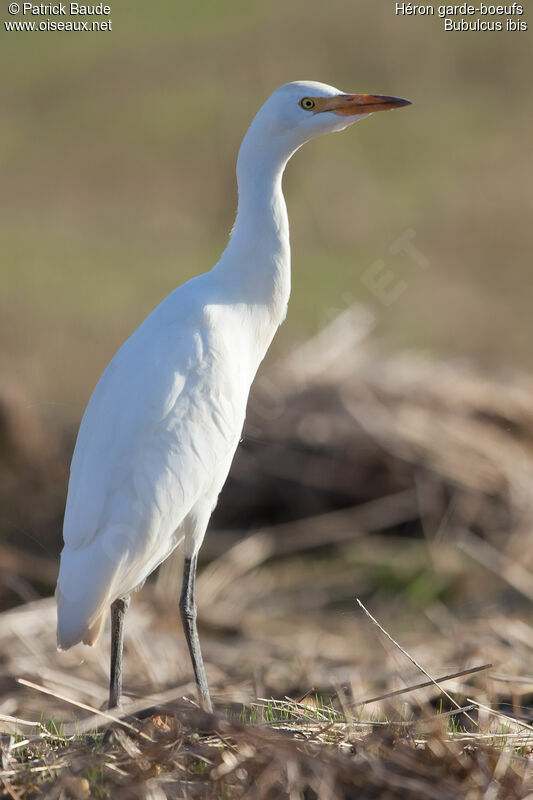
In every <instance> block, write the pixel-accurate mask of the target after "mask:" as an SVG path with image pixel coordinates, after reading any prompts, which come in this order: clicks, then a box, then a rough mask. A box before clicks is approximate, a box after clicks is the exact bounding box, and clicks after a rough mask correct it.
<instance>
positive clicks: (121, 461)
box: [56, 81, 409, 710]
mask: <svg viewBox="0 0 533 800" xmlns="http://www.w3.org/2000/svg"><path fill="white" fill-rule="evenodd" d="M406 105H409V101H408V100H402V99H400V98H397V97H383V96H380V95H369V94H345V93H343V92H341V91H339V90H338V89H335V88H334V87H333V86H327V85H326V84H323V83H315V82H310V81H297V82H294V83H288V84H286V85H284V86H282V87H281V88H279V89H278V90H277V91H275V92H274V94H273V95H272V96H271V97H270V98H269V99H268V100H267V101H266V103H265V104H264V105H263V107H262V108H261V109H260V110H259V112H258V113H257V115H256V117H255V118H254V120H253V121H252V124H251V125H250V128H249V129H248V132H247V133H246V136H245V137H244V140H243V142H242V145H241V148H240V151H239V156H238V160H237V182H238V194H239V200H238V209H237V218H236V222H235V226H234V229H233V232H232V234H231V237H230V240H229V243H228V246H227V248H226V250H225V251H224V253H223V255H222V257H221V258H220V261H218V263H217V264H215V266H214V267H213V268H212V269H211V270H210V271H209V272H206V273H205V274H202V275H199V276H198V277H196V278H194V279H193V280H190V281H188V282H187V283H185V284H183V285H182V286H180V287H178V288H177V289H176V290H175V291H173V292H172V294H170V295H169V296H168V297H167V298H166V299H165V300H164V301H163V302H162V303H161V304H160V305H159V306H158V307H157V308H156V309H155V310H154V311H153V312H152V313H151V314H150V315H149V316H148V317H147V319H146V320H145V321H144V322H143V323H142V324H141V325H140V327H139V328H137V330H136V331H135V332H134V333H133V335H132V336H131V337H130V338H129V339H128V340H127V341H126V342H125V344H124V345H122V347H121V348H120V349H119V351H118V352H117V353H116V355H115V356H114V358H113V359H112V361H111V362H110V364H109V366H108V367H107V369H106V370H105V372H104V373H103V375H102V376H101V378H100V380H99V381H98V383H97V385H96V388H95V390H94V392H93V394H92V397H91V399H90V400H89V403H88V405H87V409H86V411H85V414H84V416H83V419H82V422H81V425H80V429H79V433H78V438H77V442H76V447H75V450H74V455H73V458H72V464H71V470H70V480H69V486H68V497H67V503H66V510H65V520H64V527H63V536H64V548H63V551H62V553H61V565H60V570H59V577H58V581H57V589H56V598H57V609H58V627H57V639H58V647H59V648H60V649H63V650H65V649H68V648H70V647H72V646H73V645H75V644H77V643H79V642H84V643H85V644H89V645H92V644H94V642H95V641H96V639H97V638H98V635H99V633H100V630H101V628H102V624H103V621H104V618H105V615H106V612H107V609H108V607H109V606H111V623H112V624H111V674H110V688H109V705H110V707H114V706H116V705H119V704H120V700H121V693H122V650H123V641H124V615H125V612H126V609H127V606H128V603H129V594H130V592H131V591H132V590H134V589H136V588H138V587H139V586H141V585H142V584H143V582H144V581H145V579H146V578H147V577H148V575H150V573H151V572H152V571H153V570H154V569H155V568H156V567H157V566H158V565H159V564H161V562H162V561H164V560H165V559H166V558H167V556H169V555H170V553H171V552H172V551H173V550H174V548H175V547H176V546H177V545H178V544H180V543H182V546H183V549H184V556H185V563H184V572H183V586H182V592H181V598H180V612H181V617H182V622H183V627H184V632H185V636H186V639H187V644H188V647H189V651H190V655H191V660H192V665H193V669H194V675H195V678H196V683H197V685H198V688H199V692H200V698H201V702H202V705H203V706H204V708H205V709H206V710H211V699H210V695H209V688H208V684H207V679H206V674H205V668H204V664H203V660H202V654H201V650H200V641H199V638H198V632H197V627H196V602H195V590H194V584H195V575H196V564H197V557H198V551H199V549H200V546H201V544H202V541H203V538H204V535H205V531H206V528H207V524H208V522H209V518H210V516H211V513H212V511H213V509H214V507H215V504H216V502H217V498H218V495H219V492H220V490H221V489H222V487H223V485H224V483H225V481H226V478H227V475H228V472H229V469H230V465H231V462H232V460H233V456H234V453H235V450H236V448H237V445H238V442H239V438H240V436H241V431H242V428H243V424H244V419H245V413H246V404H247V400H248V394H249V390H250V386H251V384H252V381H253V379H254V377H255V374H256V371H257V369H258V367H259V364H260V363H261V361H262V360H263V358H264V356H265V353H266V352H267V350H268V347H269V345H270V343H271V341H272V339H273V337H274V334H275V333H276V330H277V328H278V326H279V325H280V324H281V322H282V321H283V320H284V318H285V315H286V311H287V303H288V300H289V294H290V245H289V224H288V219H287V210H286V206H285V200H284V197H283V193H282V185H281V182H282V175H283V171H284V169H285V165H286V164H287V161H288V160H289V158H290V157H291V156H292V155H293V153H294V152H295V151H296V150H298V148H299V147H301V145H303V144H304V143H305V142H307V141H309V140H310V139H313V138H314V137H315V136H320V135H321V134H324V133H330V132H333V131H340V130H342V129H343V128H346V127H347V126H348V125H351V124H352V123H354V122H357V121H358V120H360V119H363V118H364V117H366V116H368V115H369V114H371V113H373V112H374V111H384V110H386V109H392V108H399V107H401V106H406Z"/></svg>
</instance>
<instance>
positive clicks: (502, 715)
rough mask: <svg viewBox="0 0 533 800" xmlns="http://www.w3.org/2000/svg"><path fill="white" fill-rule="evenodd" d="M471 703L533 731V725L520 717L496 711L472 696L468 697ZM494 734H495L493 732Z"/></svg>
mask: <svg viewBox="0 0 533 800" xmlns="http://www.w3.org/2000/svg"><path fill="white" fill-rule="evenodd" d="M466 699H467V700H468V702H469V703H474V705H475V706H477V707H478V708H482V709H483V711H487V712H488V713H489V714H492V715H493V716H495V717H500V718H501V719H505V720H507V722H510V723H512V724H513V725H518V726H519V727H520V728H524V730H526V731H529V732H530V733H533V726H531V725H528V724H527V722H520V720H519V719H516V718H515V717H509V716H508V715H507V714H502V712H501V711H494V709H492V708H490V707H489V706H484V705H483V703H478V701H477V700H472V699H471V698H470V697H467V698H466ZM492 735H494V734H492Z"/></svg>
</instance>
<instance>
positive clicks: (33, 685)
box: [17, 678, 152, 742]
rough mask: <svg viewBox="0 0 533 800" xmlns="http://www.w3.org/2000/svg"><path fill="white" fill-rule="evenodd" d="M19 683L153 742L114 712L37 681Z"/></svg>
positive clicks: (18, 680)
mask: <svg viewBox="0 0 533 800" xmlns="http://www.w3.org/2000/svg"><path fill="white" fill-rule="evenodd" d="M17 683H20V684H21V685H22V686H27V687H28V688H29V689H35V691H37V692H42V693H43V694H49V695H50V696H51V697H56V698H57V699H58V700H63V701H64V702H65V703H70V705H72V706H76V707H77V708H83V709H84V710H85V711H90V712H91V713H92V714H96V716H98V717H104V718H105V719H108V720H109V721H110V722H115V723H117V724H118V725H123V726H124V727H125V728H128V730H130V731H133V733H135V734H137V736H141V737H142V738H143V739H146V740H147V741H148V742H151V741H152V739H151V738H150V737H149V736H147V735H146V734H145V733H143V732H142V731H140V730H138V729H137V728H136V727H135V726H134V725H130V723H129V722H125V721H124V720H123V719H120V717H116V716H115V715H114V714H109V713H108V712H107V711H99V710H98V709H97V708H93V707H92V706H89V705H87V703H81V702H80V701H79V700H73V699H72V698H71V697H65V695H63V694H58V692H54V691H52V690H51V689H47V688H46V687H44V686H39V685H38V684H37V683H32V682H31V681H27V680H25V678H17Z"/></svg>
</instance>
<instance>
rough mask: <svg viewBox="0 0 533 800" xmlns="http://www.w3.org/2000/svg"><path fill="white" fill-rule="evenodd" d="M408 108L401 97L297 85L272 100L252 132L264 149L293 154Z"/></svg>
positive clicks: (289, 85) (290, 85)
mask: <svg viewBox="0 0 533 800" xmlns="http://www.w3.org/2000/svg"><path fill="white" fill-rule="evenodd" d="M408 105H410V102H409V100H402V99H401V98H399V97H384V96H382V95H374V94H346V93H345V92H341V91H340V90H339V89H335V87H334V86H328V85H327V84H325V83H316V82H315V81H294V82H293V83H286V84H285V85H284V86H281V87H280V88H279V89H277V90H276V91H275V92H274V94H273V95H271V97H269V99H268V100H267V101H266V103H265V104H264V105H263V107H262V108H261V109H260V110H259V112H258V114H257V116H256V117H255V119H254V121H253V124H252V129H254V133H255V134H256V136H259V137H260V138H261V140H262V144H263V145H267V143H270V144H271V145H274V143H276V142H279V144H280V145H281V146H283V149H285V148H286V149H287V151H288V153H291V152H294V150H296V149H298V147H300V146H301V145H302V144H304V143H305V142H307V141H309V140H310V139H314V138H315V136H320V135H322V134H324V133H333V132H334V131H341V130H343V129H344V128H347V127H348V125H353V123H354V122H358V121H359V120H360V119H363V118H364V117H367V116H368V115H369V114H373V113H374V112H375V111H387V110H388V109H392V108H401V107H402V106H408Z"/></svg>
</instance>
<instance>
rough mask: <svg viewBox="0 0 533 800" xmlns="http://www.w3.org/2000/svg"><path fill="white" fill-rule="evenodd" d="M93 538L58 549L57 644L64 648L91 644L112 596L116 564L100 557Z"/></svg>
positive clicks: (95, 637) (98, 633) (61, 648)
mask: <svg viewBox="0 0 533 800" xmlns="http://www.w3.org/2000/svg"><path fill="white" fill-rule="evenodd" d="M97 550H98V544H97V542H94V543H93V544H92V545H91V546H89V547H87V548H83V549H80V550H72V549H71V548H69V547H68V546H65V547H64V548H63V552H62V553H61V565H60V568H59V576H58V579H57V588H56V593H55V595H56V602H57V646H58V648H59V649H60V650H68V649H69V647H73V646H74V645H75V644H78V643H79V642H83V643H84V644H89V645H93V644H94V643H95V642H96V640H97V639H98V636H99V635H100V631H101V630H102V625H103V622H104V619H105V614H106V611H107V609H108V607H109V604H110V602H111V600H112V599H114V598H113V597H112V592H113V583H114V580H113V578H114V575H115V574H116V571H117V564H116V563H113V561H112V560H111V559H102V558H101V554H100V553H98V552H95V551H97Z"/></svg>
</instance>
